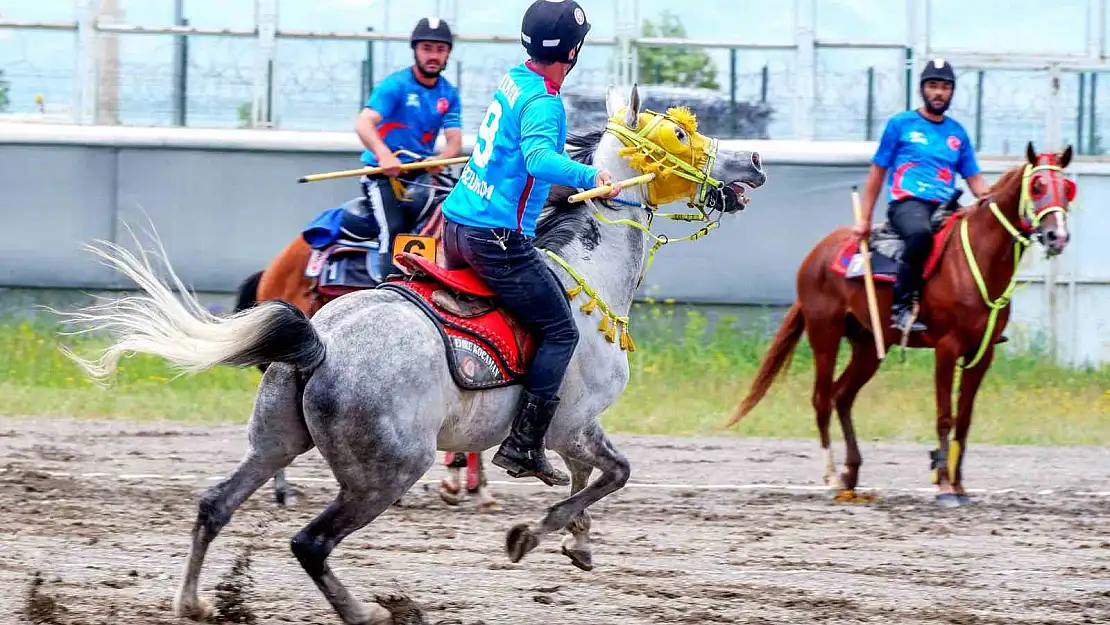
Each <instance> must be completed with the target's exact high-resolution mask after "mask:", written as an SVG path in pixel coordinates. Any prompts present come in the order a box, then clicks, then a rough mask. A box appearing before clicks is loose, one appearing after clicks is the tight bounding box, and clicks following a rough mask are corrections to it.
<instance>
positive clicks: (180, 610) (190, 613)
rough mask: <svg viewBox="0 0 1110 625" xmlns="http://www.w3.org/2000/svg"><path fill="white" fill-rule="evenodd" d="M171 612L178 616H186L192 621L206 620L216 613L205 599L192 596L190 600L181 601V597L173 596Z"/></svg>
mask: <svg viewBox="0 0 1110 625" xmlns="http://www.w3.org/2000/svg"><path fill="white" fill-rule="evenodd" d="M173 614H174V616H176V617H179V618H187V619H190V620H193V621H197V622H200V621H207V620H208V619H210V618H212V617H213V616H214V615H215V614H216V609H215V608H214V607H212V604H211V603H209V602H208V600H207V599H202V598H200V597H194V598H193V600H192V601H183V600H182V599H181V597H175V598H174V600H173Z"/></svg>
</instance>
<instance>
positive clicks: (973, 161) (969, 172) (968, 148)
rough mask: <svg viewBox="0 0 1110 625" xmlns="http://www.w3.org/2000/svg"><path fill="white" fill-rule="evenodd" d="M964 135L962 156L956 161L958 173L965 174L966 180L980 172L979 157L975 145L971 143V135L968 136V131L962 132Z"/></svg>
mask: <svg viewBox="0 0 1110 625" xmlns="http://www.w3.org/2000/svg"><path fill="white" fill-rule="evenodd" d="M960 134H962V135H963V139H962V141H960V156H959V160H957V161H956V169H957V173H959V174H960V175H961V176H963V178H964V180H967V179H968V178H970V177H972V176H974V175H976V174H978V173H979V172H980V169H979V159H977V158H976V157H975V146H973V145H971V137H969V136H967V132H961V133H960Z"/></svg>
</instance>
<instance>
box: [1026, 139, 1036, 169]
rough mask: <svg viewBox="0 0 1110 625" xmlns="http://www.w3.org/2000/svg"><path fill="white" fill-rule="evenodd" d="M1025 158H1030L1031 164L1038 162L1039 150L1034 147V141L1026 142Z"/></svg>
mask: <svg viewBox="0 0 1110 625" xmlns="http://www.w3.org/2000/svg"><path fill="white" fill-rule="evenodd" d="M1025 158H1027V159H1028V160H1029V164H1030V165H1036V164H1037V151H1036V150H1034V149H1033V142H1032V141H1030V142H1029V143H1026V144H1025Z"/></svg>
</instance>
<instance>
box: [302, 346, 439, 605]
mask: <svg viewBox="0 0 1110 625" xmlns="http://www.w3.org/2000/svg"><path fill="white" fill-rule="evenodd" d="M338 357H339V358H341V357H342V356H338ZM314 384H318V385H319V386H318V387H317V388H314V387H313V385H314ZM334 388H335V386H334V385H333V382H332V379H331V376H329V375H328V374H323V373H322V372H320V371H317V373H316V375H315V377H314V378H313V381H312V382H310V383H309V387H308V388H307V389H306V391H305V402H304V403H305V418H306V422H307V423H308V427H309V431H310V432H312V437H313V440H314V441H315V443H316V446H317V448H318V449H319V450H320V454H321V455H322V456H323V457H324V458H325V459H326V460H327V462H328V465H329V467H331V470H332V473H333V474H334V476H335V479H336V481H337V482H338V483H339V492H338V493H337V494H336V496H335V499H334V500H333V501H332V502H331V504H329V505H328V507H327V508H326V509H325V510H324V511H323V512H321V513H320V514H319V516H317V517H316V518H315V519H313V520H312V521H311V522H310V523H309V524H308V525H306V526H305V527H304V528H303V529H301V531H299V532H297V534H296V536H294V537H293V539H292V541H290V548H291V549H292V551H293V555H294V556H296V558H297V560H298V561H299V562H300V563H301V567H302V568H304V570H305V573H307V574H308V576H309V577H311V578H312V581H313V583H315V584H316V587H317V588H319V589H320V592H321V593H323V595H324V597H325V598H327V600H328V603H330V604H331V606H332V608H333V609H334V610H335V611H336V613H337V614H338V615H339V617H340V619H342V620H343V622H344V623H347V624H348V625H356V624H357V625H387V624H401V623H405V624H408V623H423V622H424V620H423V617H422V616H421V612H420V610H419V609H418V608H417V607H416V606H415V604H411V603H407V602H406V604H404V605H401V606H398V607H396V608H393V609H390V608H387V607H386V605H383V604H387V603H391V602H390V601H387V600H384V599H381V598H379V599H377V602H376V603H371V604H369V605H366V604H364V603H362V602H361V601H359V600H358V599H356V598H355V597H354V596H353V595H352V594H351V593H350V591H349V590H347V588H346V587H345V586H344V585H343V583H342V582H340V581H339V579H338V578H337V577H336V576H335V574H334V573H333V572H332V570H331V567H330V566H328V562H327V560H328V557H329V556H330V555H331V552H332V551H333V550H334V549H335V548H336V546H338V545H339V543H341V542H342V541H343V539H345V538H346V537H347V536H349V535H351V534H352V533H353V532H356V531H358V530H359V529H361V528H363V527H365V526H366V525H368V524H369V523H370V522H371V521H373V520H374V519H376V518H377V517H378V516H379V515H381V513H382V512H385V511H386V510H387V509H389V507H390V506H391V505H393V503H394V502H396V501H398V500H399V499H400V498H401V496H402V495H404V494H405V493H406V492H408V490H409V489H410V488H412V486H413V484H416V482H417V480H419V479H420V477H421V476H423V475H424V473H425V472H426V471H427V470H428V469H430V468H431V467H432V465H434V464H435V461H436V445H435V443H436V439H435V432H434V431H428V432H419V431H417V430H414V429H413V426H408V427H407V428H400V427H397V426H396V425H395V424H397V423H406V424H413V423H419V422H420V418H419V415H420V414H422V413H424V412H426V411H428V410H432V409H433V408H432V407H431V406H429V405H427V403H426V402H414V404H415V405H410V406H406V408H407V410H405V411H397V410H392V408H390V410H391V412H389V413H386V412H385V409H382V408H378V407H375V406H373V405H367V403H365V402H359V403H353V402H352V403H347V402H342V400H340V399H338V398H336V397H335V396H334V395H332V393H334V392H335V391H334V390H333V389H334ZM406 390H411V389H406ZM341 402H342V403H341ZM383 403H386V404H387V405H392V404H391V402H383ZM421 404H423V405H421ZM348 406H355V407H356V409H351V408H348ZM403 610H407V611H408V612H409V614H408V615H407V616H406V615H403V613H402V611H403Z"/></svg>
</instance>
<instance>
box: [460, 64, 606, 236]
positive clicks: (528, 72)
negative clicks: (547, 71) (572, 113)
mask: <svg viewBox="0 0 1110 625" xmlns="http://www.w3.org/2000/svg"><path fill="white" fill-rule="evenodd" d="M566 139H567V127H566V111H565V109H564V108H563V100H562V97H561V96H560V95H559V88H558V86H556V85H555V84H554V83H552V82H551V81H549V80H547V79H546V78H544V77H543V76H542V75H540V74H539V72H537V71H536V69H535V68H534V66H533V65H532V62H531V61H526V62H524V63H521V64H520V65H518V66H516V67H514V68H512V69H510V70H509V71H508V73H506V74H505V76H504V77H502V78H501V84H500V85H499V86H498V88H497V91H496V92H494V94H493V101H492V102H490V105H489V108H488V109H486V112H485V114H484V115H483V116H482V121H481V124H480V125H479V126H478V136H477V139H476V140H475V142H474V149H473V151H472V152H471V155H470V160H469V161H468V162H467V163H466V166H465V167H463V171H462V175H461V176H460V177H459V182H458V184H456V185H455V187H454V188H453V189H452V190H451V193H450V194H448V196H447V198H446V199H445V200H444V201H443V206H442V208H441V210H442V211H443V215H444V216H445V217H446V218H448V219H450V220H451V221H454V222H457V223H460V224H462V225H465V226H475V227H486V228H507V229H509V230H515V231H516V232H519V233H521V234H524V235H525V236H528V237H532V236H535V229H536V220H537V219H538V218H539V215H540V211H541V210H543V205H544V203H545V202H546V201H547V195H548V191H549V190H550V189H551V185H552V184H560V185H565V186H569V187H575V188H582V189H589V188H592V187H593V186H594V181H595V180H596V179H597V174H598V171H599V170H598V168H597V167H593V166H590V165H584V164H582V163H578V162H576V161H573V160H571V159H570V157H568V156H567V155H566V154H565V152H564V146H565V145H566Z"/></svg>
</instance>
